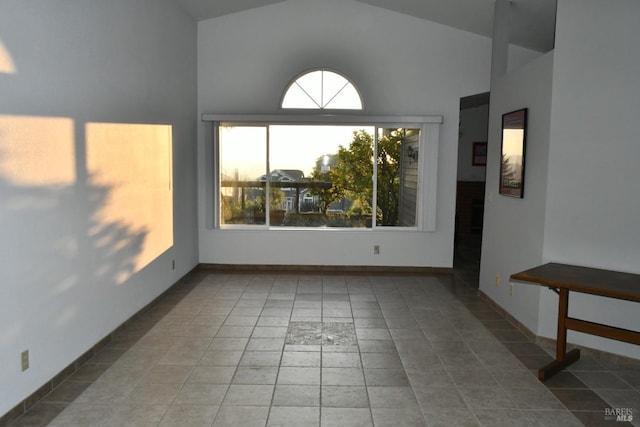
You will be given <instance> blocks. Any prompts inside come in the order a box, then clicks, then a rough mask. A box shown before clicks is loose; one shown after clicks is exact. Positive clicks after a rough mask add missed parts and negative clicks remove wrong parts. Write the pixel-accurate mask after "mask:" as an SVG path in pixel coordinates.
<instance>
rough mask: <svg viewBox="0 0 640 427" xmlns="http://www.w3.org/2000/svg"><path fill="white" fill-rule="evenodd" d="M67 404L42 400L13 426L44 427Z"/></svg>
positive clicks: (12, 426)
mask: <svg viewBox="0 0 640 427" xmlns="http://www.w3.org/2000/svg"><path fill="white" fill-rule="evenodd" d="M66 406H67V405H66V404H59V403H46V402H40V403H38V404H37V405H35V406H34V407H32V408H31V409H30V410H28V411H27V412H26V413H25V414H24V415H23V416H22V417H20V418H19V419H18V420H17V421H16V422H15V423H13V424H11V427H43V426H46V425H47V424H49V423H50V422H51V421H52V420H53V419H54V418H55V417H56V416H58V414H59V413H60V412H62V411H63V410H64V408H66Z"/></svg>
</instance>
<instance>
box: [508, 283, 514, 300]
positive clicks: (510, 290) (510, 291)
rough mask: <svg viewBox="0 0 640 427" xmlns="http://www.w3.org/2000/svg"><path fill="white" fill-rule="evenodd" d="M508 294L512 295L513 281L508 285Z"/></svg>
mask: <svg viewBox="0 0 640 427" xmlns="http://www.w3.org/2000/svg"><path fill="white" fill-rule="evenodd" d="M509 296H511V297H512V296H513V283H511V284H510V285H509Z"/></svg>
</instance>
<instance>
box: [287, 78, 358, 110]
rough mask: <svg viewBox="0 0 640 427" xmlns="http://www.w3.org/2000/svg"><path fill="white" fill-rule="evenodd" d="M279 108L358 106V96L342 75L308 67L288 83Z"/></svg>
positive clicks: (351, 84) (349, 107) (339, 107)
mask: <svg viewBox="0 0 640 427" xmlns="http://www.w3.org/2000/svg"><path fill="white" fill-rule="evenodd" d="M281 107H282V108H291V109H319V110H325V109H327V110H330V109H339V110H362V108H363V107H362V98H361V97H360V94H359V93H358V90H357V89H356V87H355V86H354V85H353V83H351V82H350V81H349V80H348V79H347V78H346V77H344V76H343V75H341V74H339V73H336V72H335V71H329V70H314V71H309V72H307V73H305V74H303V75H301V76H299V77H298V78H296V79H295V80H294V81H293V82H291V83H290V84H289V86H288V87H287V89H286V90H285V93H284V96H283V98H282V103H281Z"/></svg>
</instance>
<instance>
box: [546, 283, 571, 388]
mask: <svg viewBox="0 0 640 427" xmlns="http://www.w3.org/2000/svg"><path fill="white" fill-rule="evenodd" d="M559 294H560V298H559V300H558V333H557V339H556V360H554V361H553V362H551V363H549V364H548V365H547V366H545V367H544V368H541V369H540V370H538V379H539V380H540V381H545V380H546V379H548V378H551V377H552V376H553V375H555V374H556V373H558V372H559V371H561V370H562V369H564V368H566V367H567V366H569V365H571V364H572V363H573V362H575V361H576V360H578V359H580V350H578V349H574V350H571V351H570V352H569V353H567V324H566V321H567V316H568V313H569V290H568V289H560V293H559Z"/></svg>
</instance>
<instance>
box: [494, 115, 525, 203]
mask: <svg viewBox="0 0 640 427" xmlns="http://www.w3.org/2000/svg"><path fill="white" fill-rule="evenodd" d="M526 140H527V109H526V108H523V109H522V110H517V111H512V112H510V113H506V114H503V115H502V149H501V160H500V194H502V195H505V196H510V197H518V198H522V197H523V196H524V159H525V151H526Z"/></svg>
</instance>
